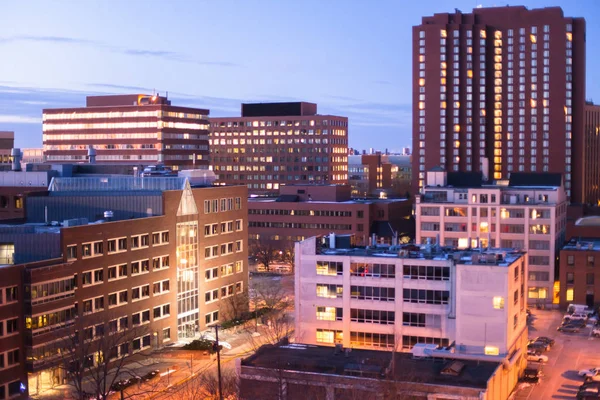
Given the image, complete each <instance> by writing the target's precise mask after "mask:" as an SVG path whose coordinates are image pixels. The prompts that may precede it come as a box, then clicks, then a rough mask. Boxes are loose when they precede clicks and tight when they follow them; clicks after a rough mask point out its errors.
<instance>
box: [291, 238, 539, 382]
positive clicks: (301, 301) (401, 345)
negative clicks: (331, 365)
mask: <svg viewBox="0 0 600 400" xmlns="http://www.w3.org/2000/svg"><path fill="white" fill-rule="evenodd" d="M295 254H296V266H297V268H296V270H295V273H296V277H295V322H296V341H297V342H299V343H306V344H316V345H330V346H334V345H336V344H339V345H340V347H342V348H352V349H354V348H359V349H360V348H362V349H377V350H388V351H412V352H413V356H415V357H416V356H425V357H433V358H435V357H443V358H447V359H465V360H473V359H477V360H482V361H496V362H504V363H505V365H506V373H507V374H508V376H510V378H509V380H511V381H512V382H513V386H514V384H516V382H517V380H518V376H519V375H520V373H521V371H522V370H523V368H525V366H526V360H525V359H524V357H518V356H516V357H515V354H518V353H519V352H521V353H524V352H525V351H526V345H527V338H528V335H527V314H526V308H527V299H526V296H525V290H526V288H527V272H526V271H527V254H526V253H525V252H521V251H514V250H512V249H470V250H457V249H450V250H448V249H443V248H440V247H438V246H432V245H424V246H420V247H419V246H414V245H405V246H392V247H387V248H384V247H367V248H364V247H354V246H352V245H351V238H350V237H349V235H348V236H345V237H344V236H338V235H335V234H331V235H326V236H324V237H312V238H309V239H306V240H304V241H302V242H298V243H296V253H295ZM427 345H429V346H427ZM416 350H425V352H420V353H417V351H416ZM427 350H429V352H427ZM342 357H343V356H342ZM509 392H510V390H509V391H508V392H507V393H509Z"/></svg>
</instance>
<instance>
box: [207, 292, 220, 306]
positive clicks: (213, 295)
mask: <svg viewBox="0 0 600 400" xmlns="http://www.w3.org/2000/svg"><path fill="white" fill-rule="evenodd" d="M217 300H219V289H214V290H209V291H208V292H206V293H204V302H205V303H206V304H209V303H212V302H214V301H217Z"/></svg>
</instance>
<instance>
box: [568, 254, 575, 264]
mask: <svg viewBox="0 0 600 400" xmlns="http://www.w3.org/2000/svg"><path fill="white" fill-rule="evenodd" d="M567 265H575V256H567Z"/></svg>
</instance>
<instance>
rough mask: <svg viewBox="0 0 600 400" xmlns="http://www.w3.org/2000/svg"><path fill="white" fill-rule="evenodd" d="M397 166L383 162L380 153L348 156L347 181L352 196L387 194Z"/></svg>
mask: <svg viewBox="0 0 600 400" xmlns="http://www.w3.org/2000/svg"><path fill="white" fill-rule="evenodd" d="M397 170H398V167H396V166H395V165H392V164H390V163H389V162H385V159H384V156H383V155H382V154H381V153H377V154H362V155H358V156H354V155H351V156H348V183H349V184H350V186H352V196H353V197H371V196H377V197H379V195H380V193H384V195H385V196H387V194H388V192H390V190H391V188H392V176H393V175H395V174H396V173H397ZM391 194H392V193H390V195H391Z"/></svg>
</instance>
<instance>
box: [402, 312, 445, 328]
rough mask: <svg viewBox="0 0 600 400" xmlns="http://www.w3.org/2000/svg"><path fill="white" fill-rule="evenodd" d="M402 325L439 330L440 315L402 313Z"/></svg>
mask: <svg viewBox="0 0 600 400" xmlns="http://www.w3.org/2000/svg"><path fill="white" fill-rule="evenodd" d="M402 325H404V326H417V327H421V328H424V327H427V328H440V327H441V326H442V317H441V315H435V314H421V313H406V312H405V313H403V315H402Z"/></svg>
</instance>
